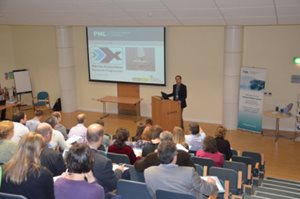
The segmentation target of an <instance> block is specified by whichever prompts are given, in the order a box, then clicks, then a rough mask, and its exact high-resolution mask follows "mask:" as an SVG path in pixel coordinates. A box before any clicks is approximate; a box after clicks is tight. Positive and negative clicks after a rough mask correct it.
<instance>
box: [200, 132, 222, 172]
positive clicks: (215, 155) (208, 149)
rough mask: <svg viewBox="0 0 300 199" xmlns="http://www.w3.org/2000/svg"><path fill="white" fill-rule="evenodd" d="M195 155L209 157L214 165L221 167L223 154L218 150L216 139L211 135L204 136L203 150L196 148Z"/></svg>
mask: <svg viewBox="0 0 300 199" xmlns="http://www.w3.org/2000/svg"><path fill="white" fill-rule="evenodd" d="M196 156H197V157H203V158H209V159H212V160H213V161H214V162H215V165H214V166H216V167H223V164H224V155H223V154H222V153H220V152H218V148H217V143H216V140H215V139H214V138H213V137H212V136H206V137H205V139H204V141H203V150H198V151H197V153H196Z"/></svg>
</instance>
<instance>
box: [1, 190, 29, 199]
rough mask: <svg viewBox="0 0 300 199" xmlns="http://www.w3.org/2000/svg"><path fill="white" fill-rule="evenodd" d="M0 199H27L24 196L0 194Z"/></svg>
mask: <svg viewBox="0 0 300 199" xmlns="http://www.w3.org/2000/svg"><path fill="white" fill-rule="evenodd" d="M0 199H27V198H26V197H25V196H22V195H16V194H11V193H2V192H0Z"/></svg>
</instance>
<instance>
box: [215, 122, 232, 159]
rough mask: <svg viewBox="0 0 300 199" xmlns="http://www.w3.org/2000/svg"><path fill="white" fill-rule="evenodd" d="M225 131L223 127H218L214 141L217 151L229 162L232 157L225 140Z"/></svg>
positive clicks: (228, 144)
mask: <svg viewBox="0 0 300 199" xmlns="http://www.w3.org/2000/svg"><path fill="white" fill-rule="evenodd" d="M226 131H227V129H226V128H225V127H223V126H218V127H217V130H216V133H215V140H216V143H217V148H218V151H219V152H221V153H223V154H224V155H225V157H226V160H230V158H231V156H232V152H231V147H230V143H229V141H228V140H225V136H226Z"/></svg>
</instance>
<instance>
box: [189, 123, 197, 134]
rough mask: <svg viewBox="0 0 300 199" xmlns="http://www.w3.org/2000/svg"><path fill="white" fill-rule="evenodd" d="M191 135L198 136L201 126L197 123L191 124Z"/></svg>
mask: <svg viewBox="0 0 300 199" xmlns="http://www.w3.org/2000/svg"><path fill="white" fill-rule="evenodd" d="M189 127H190V131H191V134H193V135H196V134H198V133H199V124H198V123H196V122H192V123H190V124H189Z"/></svg>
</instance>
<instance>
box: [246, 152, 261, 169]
mask: <svg viewBox="0 0 300 199" xmlns="http://www.w3.org/2000/svg"><path fill="white" fill-rule="evenodd" d="M242 156H245V157H249V158H252V159H253V160H254V162H255V164H257V163H258V168H260V166H261V162H262V160H261V159H262V155H261V154H260V153H256V152H251V151H243V152H242Z"/></svg>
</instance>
